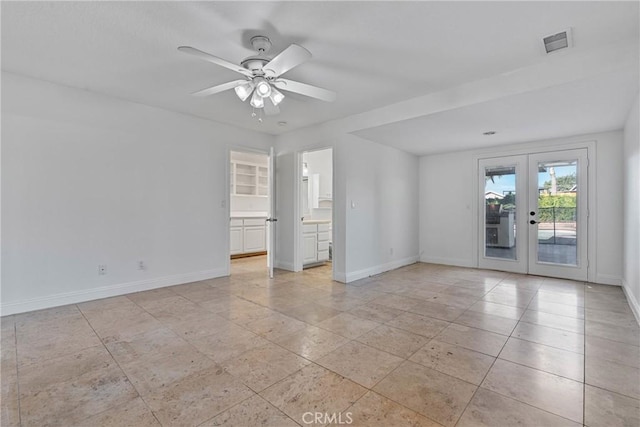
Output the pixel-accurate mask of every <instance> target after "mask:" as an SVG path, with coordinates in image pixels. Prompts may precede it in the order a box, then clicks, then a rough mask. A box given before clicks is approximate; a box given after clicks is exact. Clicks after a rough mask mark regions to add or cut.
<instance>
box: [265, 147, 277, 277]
mask: <svg viewBox="0 0 640 427" xmlns="http://www.w3.org/2000/svg"><path fill="white" fill-rule="evenodd" d="M275 176H276V156H275V151H274V149H273V147H271V148H270V149H269V188H268V192H269V212H268V218H267V267H268V268H269V277H270V278H271V279H273V264H274V262H275V247H276V244H275V243H276V221H278V219H277V218H276V217H275V216H276V195H275V188H276V185H275Z"/></svg>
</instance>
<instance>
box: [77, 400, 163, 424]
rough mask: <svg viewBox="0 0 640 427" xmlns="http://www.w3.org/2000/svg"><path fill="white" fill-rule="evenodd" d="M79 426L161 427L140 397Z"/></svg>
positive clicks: (91, 418)
mask: <svg viewBox="0 0 640 427" xmlns="http://www.w3.org/2000/svg"><path fill="white" fill-rule="evenodd" d="M78 425H79V426H86V427H93V426H100V427H123V426H130V427H160V423H159V422H158V420H157V419H156V417H154V416H153V413H152V412H151V410H150V409H149V408H148V407H147V405H146V404H145V403H144V401H143V400H142V399H141V398H139V397H138V398H135V399H133V400H132V401H130V402H127V403H125V404H124V405H120V406H116V407H115V408H112V409H107V410H106V411H104V412H101V413H99V414H96V415H94V416H91V417H89V418H87V419H85V420H83V421H82V422H80V423H79V424H78Z"/></svg>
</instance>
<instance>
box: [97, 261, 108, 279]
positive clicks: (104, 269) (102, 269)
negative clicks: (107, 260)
mask: <svg viewBox="0 0 640 427" xmlns="http://www.w3.org/2000/svg"><path fill="white" fill-rule="evenodd" d="M106 274H107V265H106V264H100V265H99V266H98V276H105V275H106Z"/></svg>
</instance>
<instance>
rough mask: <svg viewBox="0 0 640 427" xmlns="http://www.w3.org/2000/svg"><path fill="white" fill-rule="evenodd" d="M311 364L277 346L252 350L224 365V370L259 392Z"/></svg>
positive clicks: (268, 345)
mask: <svg viewBox="0 0 640 427" xmlns="http://www.w3.org/2000/svg"><path fill="white" fill-rule="evenodd" d="M309 363H310V362H309V361H308V360H307V359H304V358H302V357H300V356H298V355H296V354H294V353H292V352H290V351H288V350H285V349H283V348H282V347H280V346H277V345H275V344H271V343H268V344H266V345H264V346H262V347H257V348H254V349H251V350H249V351H247V352H245V353H242V354H241V355H239V356H236V357H234V358H232V359H229V360H227V361H225V362H223V363H222V366H223V367H224V369H225V370H226V371H227V372H229V373H230V374H232V375H233V376H235V377H236V378H238V379H240V380H241V381H242V382H243V383H244V384H246V385H247V386H249V387H251V389H252V390H254V391H256V392H258V391H261V390H264V389H265V388H267V387H269V386H270V385H272V384H274V383H276V382H278V381H280V380H281V379H283V378H285V377H287V376H289V375H291V374H292V373H294V372H295V371H297V370H299V369H301V368H303V367H304V366H306V365H308V364H309Z"/></svg>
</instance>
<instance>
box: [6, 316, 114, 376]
mask: <svg viewBox="0 0 640 427" xmlns="http://www.w3.org/2000/svg"><path fill="white" fill-rule="evenodd" d="M76 313H77V314H73V315H68V316H65V317H60V318H56V319H50V320H49V321H47V322H46V324H44V323H42V322H36V323H34V324H28V326H27V323H23V324H17V326H16V338H17V339H16V341H17V344H16V345H17V356H18V363H19V364H20V365H25V364H30V363H39V362H42V361H44V360H47V359H51V358H56V357H60V356H64V355H68V354H73V353H77V352H78V351H80V350H82V349H84V348H88V347H93V346H96V345H100V344H101V342H100V339H99V338H98V336H97V335H96V333H95V332H94V331H93V329H92V328H91V326H90V325H89V323H87V321H86V319H85V318H84V317H83V316H82V314H80V313H79V312H77V310H76Z"/></svg>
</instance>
